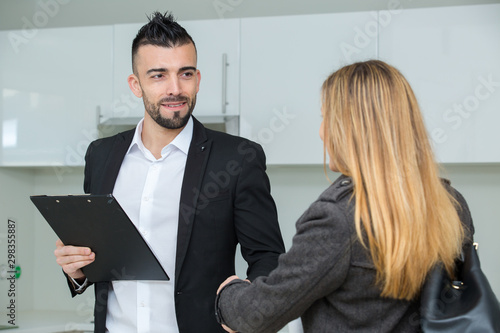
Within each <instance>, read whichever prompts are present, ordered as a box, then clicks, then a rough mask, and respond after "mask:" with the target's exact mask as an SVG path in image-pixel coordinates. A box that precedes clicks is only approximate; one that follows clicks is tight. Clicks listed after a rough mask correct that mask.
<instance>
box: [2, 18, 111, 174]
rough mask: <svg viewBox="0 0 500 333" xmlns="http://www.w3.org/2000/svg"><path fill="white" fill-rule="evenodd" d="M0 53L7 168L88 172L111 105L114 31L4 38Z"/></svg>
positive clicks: (24, 34)
mask: <svg viewBox="0 0 500 333" xmlns="http://www.w3.org/2000/svg"><path fill="white" fill-rule="evenodd" d="M0 49H1V52H0V93H1V96H0V119H1V122H2V126H1V127H0V132H1V135H0V140H1V149H0V152H1V156H0V165H2V166H66V165H83V157H84V154H85V151H86V148H87V146H88V144H89V143H90V141H91V140H93V139H95V138H97V126H96V125H97V118H96V110H97V109H98V108H99V107H101V108H107V107H109V105H110V104H111V93H112V91H111V79H112V62H111V61H112V57H111V51H112V27H111V26H109V27H104V26H100V27H84V28H64V29H61V28H59V29H38V30H32V31H27V30H16V31H1V32H0Z"/></svg>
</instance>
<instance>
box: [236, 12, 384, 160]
mask: <svg viewBox="0 0 500 333" xmlns="http://www.w3.org/2000/svg"><path fill="white" fill-rule="evenodd" d="M377 22H378V21H377V13H376V12H356V13H338V14H318V15H300V16H284V17H266V18H247V19H242V23H241V96H240V98H241V111H240V134H241V135H242V136H245V137H247V138H250V139H252V140H255V141H257V142H259V143H260V144H262V145H263V147H264V150H265V152H266V155H267V162H268V164H321V163H323V144H322V142H321V140H320V138H319V134H318V131H319V125H320V123H321V110H320V104H321V103H320V89H321V85H322V83H323V81H324V80H325V79H326V78H327V77H328V75H329V74H330V73H332V72H333V71H334V70H336V69H338V68H340V67H341V66H343V65H346V64H349V63H352V62H354V61H359V60H366V59H370V58H375V57H376V45H377V43H376V42H377V39H376V35H377V29H378V24H377Z"/></svg>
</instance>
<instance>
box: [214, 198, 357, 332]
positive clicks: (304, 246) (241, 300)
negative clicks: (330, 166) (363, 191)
mask: <svg viewBox="0 0 500 333" xmlns="http://www.w3.org/2000/svg"><path fill="white" fill-rule="evenodd" d="M350 255H351V235H350V231H349V227H348V225H347V222H346V218H345V215H344V213H343V211H341V210H340V209H339V208H337V207H336V206H335V204H334V203H333V202H325V201H316V202H315V203H313V204H312V205H311V207H310V208H309V209H308V210H307V211H306V212H305V213H304V215H303V216H302V218H301V219H299V221H298V222H297V233H296V235H295V236H294V238H293V244H292V247H291V248H290V250H289V251H288V252H287V253H286V254H283V255H282V256H280V258H279V265H278V267H277V268H276V269H275V270H274V271H273V272H272V273H271V274H270V275H269V276H268V277H259V278H257V279H256V280H255V281H253V282H252V283H251V284H248V283H238V282H237V280H236V281H235V282H234V283H231V284H229V285H227V286H226V287H225V288H224V289H223V290H222V291H221V293H220V294H219V296H218V297H217V299H216V308H217V309H216V311H217V314H218V316H219V320H220V321H221V322H222V323H225V324H226V325H227V326H229V327H230V328H232V329H233V330H237V331H240V332H245V333H251V332H259V333H265V332H277V331H278V330H279V329H281V328H282V327H283V326H285V325H286V324H287V323H288V322H290V321H291V320H293V319H295V318H297V317H299V316H300V315H302V314H303V313H304V312H305V311H306V310H307V309H308V308H309V307H310V306H311V305H312V304H313V303H314V302H315V301H316V300H318V299H320V298H323V297H325V296H326V295H328V294H330V293H332V292H333V291H334V290H335V289H337V288H338V287H339V286H340V285H341V284H342V283H343V281H344V280H345V278H346V276H347V272H348V270H349V267H350V265H349V263H350Z"/></svg>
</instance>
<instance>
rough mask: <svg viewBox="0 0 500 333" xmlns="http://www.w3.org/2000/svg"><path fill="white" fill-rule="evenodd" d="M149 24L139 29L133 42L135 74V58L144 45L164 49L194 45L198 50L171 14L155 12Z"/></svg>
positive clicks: (150, 17) (133, 67)
mask: <svg viewBox="0 0 500 333" xmlns="http://www.w3.org/2000/svg"><path fill="white" fill-rule="evenodd" d="M148 20H149V22H148V23H146V24H145V25H144V26H142V28H141V29H139V32H138V33H137V35H136V36H135V38H134V41H133V42H132V69H133V71H134V73H135V63H134V60H135V56H136V55H137V51H138V50H139V47H141V46H143V45H155V46H162V47H168V48H172V47H176V46H182V45H186V44H189V43H193V46H194V48H195V50H196V45H195V43H194V41H193V39H192V38H191V36H190V35H189V34H188V33H187V31H186V29H184V28H183V27H182V26H181V25H180V24H179V23H177V22H176V21H175V19H174V17H173V15H172V14H171V13H169V12H165V14H162V13H160V12H154V13H153V14H151V16H149V17H148Z"/></svg>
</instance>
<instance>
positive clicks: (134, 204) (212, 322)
mask: <svg viewBox="0 0 500 333" xmlns="http://www.w3.org/2000/svg"><path fill="white" fill-rule="evenodd" d="M196 60H197V55H196V47H195V44H194V42H193V40H192V39H191V37H190V36H189V34H188V33H187V32H186V31H185V30H184V29H183V28H182V27H181V26H180V25H178V24H177V23H176V22H175V21H174V20H173V18H172V16H171V15H168V14H165V15H163V14H160V13H154V14H153V16H152V18H151V19H150V22H149V23H148V24H146V25H145V26H144V27H142V28H141V29H140V30H139V32H138V34H137V37H136V38H135V39H134V42H133V45H132V63H133V74H132V75H130V76H129V78H128V82H129V86H130V88H131V90H132V92H133V93H134V94H135V95H136V96H137V97H142V98H143V101H144V106H145V110H146V111H145V115H144V118H143V120H141V122H140V123H139V124H138V126H137V128H136V129H134V130H131V131H128V132H124V133H120V134H118V135H115V136H113V137H110V138H104V139H100V140H97V141H94V142H93V143H91V144H90V146H89V148H88V151H87V154H86V157H85V160H86V166H85V181H84V189H85V192H86V193H92V194H107V193H113V195H114V196H115V197H116V198H117V200H118V201H119V202H120V204H121V205H122V207H123V208H124V210H125V211H126V212H127V214H128V215H129V217H130V218H131V220H132V222H134V224H136V226H137V227H138V229H139V230H140V231H141V232H142V234H143V236H144V237H145V238H146V240H147V241H148V243H149V244H150V246H151V247H152V248H153V251H155V253H156V255H157V257H158V259H159V260H160V262H161V263H162V265H163V267H164V268H165V270H166V271H167V274H169V276H170V277H171V281H161V282H158V281H113V282H99V283H96V284H95V296H96V303H95V332H105V331H109V332H112V333H113V332H118V333H126V332H162V333H164V332H187V333H191V332H193V333H194V332H224V331H223V330H222V328H221V327H220V325H219V324H218V323H217V321H216V319H215V310H214V300H215V292H216V290H217V287H218V286H219V284H220V283H221V282H222V281H223V280H224V279H225V278H226V277H227V276H230V275H233V274H234V271H235V267H234V256H235V251H236V245H237V244H238V243H239V244H240V246H241V252H242V255H243V258H244V259H245V260H246V261H247V263H248V270H247V276H248V279H249V280H253V279H254V278H256V277H257V276H260V275H267V274H268V273H269V272H270V271H271V270H272V269H273V268H274V267H275V266H276V265H277V259H278V256H279V254H281V253H283V252H284V245H283V240H282V238H281V233H280V229H279V225H278V222H277V213H276V207H275V204H274V201H273V199H272V197H271V195H270V185H269V180H268V178H267V175H266V173H265V156H264V152H263V151H262V148H261V147H260V146H259V145H258V144H256V143H253V142H251V141H248V140H246V139H243V138H240V137H235V136H231V135H228V134H225V133H220V132H216V131H212V130H209V129H206V128H205V127H204V126H203V125H202V124H201V123H200V122H198V121H197V120H196V119H195V118H194V117H193V116H192V115H191V114H192V112H193V109H194V107H195V103H196V94H197V92H198V89H199V84H200V78H201V75H200V71H199V70H197V68H196ZM55 255H56V258H57V262H58V264H59V265H61V267H62V268H63V271H64V272H65V274H66V275H67V277H68V285H69V286H70V289H71V292H72V295H73V296H75V295H76V294H79V293H82V292H83V291H84V290H85V289H86V288H87V287H88V285H89V284H90V283H88V281H87V280H86V278H85V275H84V274H83V272H82V270H81V268H82V267H84V266H86V265H88V264H89V263H91V262H93V261H94V260H95V253H93V252H92V251H91V249H89V248H84V247H74V246H70V245H68V246H65V245H64V244H62V242H61V241H58V242H57V248H56V250H55Z"/></svg>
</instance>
